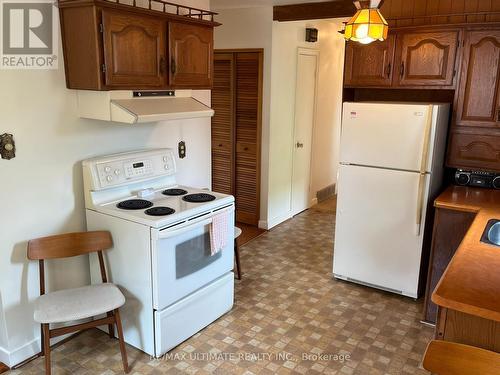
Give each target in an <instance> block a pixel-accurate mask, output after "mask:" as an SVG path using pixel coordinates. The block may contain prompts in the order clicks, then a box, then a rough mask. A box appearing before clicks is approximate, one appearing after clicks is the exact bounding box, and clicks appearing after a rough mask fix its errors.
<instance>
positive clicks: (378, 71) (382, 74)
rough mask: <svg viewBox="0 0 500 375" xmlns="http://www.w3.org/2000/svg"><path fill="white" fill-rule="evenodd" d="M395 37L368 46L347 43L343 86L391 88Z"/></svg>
mask: <svg viewBox="0 0 500 375" xmlns="http://www.w3.org/2000/svg"><path fill="white" fill-rule="evenodd" d="M394 46H395V36H394V35H389V37H388V38H387V39H386V40H385V41H383V42H380V41H376V42H373V43H371V44H368V45H364V44H360V43H357V42H348V43H347V44H346V50H345V54H346V57H345V70H344V85H346V86H352V87H355V86H359V87H366V86H385V87H388V86H391V84H392V72H393V66H394V62H393V61H394Z"/></svg>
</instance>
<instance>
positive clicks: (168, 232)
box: [158, 207, 234, 240]
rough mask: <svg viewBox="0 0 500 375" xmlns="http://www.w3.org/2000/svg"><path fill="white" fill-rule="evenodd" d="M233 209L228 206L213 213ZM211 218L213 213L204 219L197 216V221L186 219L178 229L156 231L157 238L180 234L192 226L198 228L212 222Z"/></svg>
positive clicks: (162, 238) (161, 238)
mask: <svg viewBox="0 0 500 375" xmlns="http://www.w3.org/2000/svg"><path fill="white" fill-rule="evenodd" d="M233 210H234V208H233V207H229V208H227V209H225V210H220V211H217V212H216V213H215V214H216V215H218V214H221V213H224V212H227V213H229V212H231V211H233ZM212 218H213V215H212V216H210V217H208V218H206V219H203V218H199V220H198V221H196V220H193V221H188V222H186V223H184V225H183V227H182V228H179V229H173V230H169V229H164V230H162V231H159V232H158V239H160V240H164V239H166V238H172V237H175V236H178V235H181V234H182V233H185V232H186V231H189V230H192V229H193V228H198V227H200V226H205V225H208V224H212Z"/></svg>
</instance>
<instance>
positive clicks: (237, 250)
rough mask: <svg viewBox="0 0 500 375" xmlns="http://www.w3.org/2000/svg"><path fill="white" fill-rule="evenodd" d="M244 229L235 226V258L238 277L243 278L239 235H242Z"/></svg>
mask: <svg viewBox="0 0 500 375" xmlns="http://www.w3.org/2000/svg"><path fill="white" fill-rule="evenodd" d="M241 233H242V230H241V229H240V228H238V227H234V259H235V260H236V278H237V279H238V280H241V266H240V249H239V247H238V241H236V240H237V239H238V237H239V236H240V235H241Z"/></svg>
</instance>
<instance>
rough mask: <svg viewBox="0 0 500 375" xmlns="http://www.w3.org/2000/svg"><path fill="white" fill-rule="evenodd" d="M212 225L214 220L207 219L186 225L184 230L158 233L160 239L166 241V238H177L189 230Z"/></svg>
mask: <svg viewBox="0 0 500 375" xmlns="http://www.w3.org/2000/svg"><path fill="white" fill-rule="evenodd" d="M208 224H212V218H209V219H205V220H203V221H198V222H194V223H189V222H188V223H186V225H185V226H184V227H182V228H179V229H175V230H168V229H167V230H163V231H161V232H159V233H158V239H160V240H164V239H166V238H171V237H175V236H179V235H181V234H182V233H185V232H187V231H189V230H192V229H193V228H198V227H204V226H205V225H208Z"/></svg>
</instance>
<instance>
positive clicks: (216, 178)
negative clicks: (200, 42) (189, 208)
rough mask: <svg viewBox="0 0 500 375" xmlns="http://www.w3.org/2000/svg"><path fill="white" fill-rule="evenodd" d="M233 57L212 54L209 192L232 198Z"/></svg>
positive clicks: (230, 55)
mask: <svg viewBox="0 0 500 375" xmlns="http://www.w3.org/2000/svg"><path fill="white" fill-rule="evenodd" d="M233 72H234V56H233V54H232V53H229V54H215V57H214V84H213V89H212V107H213V109H214V110H215V115H214V117H213V118H212V189H213V190H214V191H217V192H219V193H224V194H231V195H233V194H234V142H233V139H234V101H233V97H234V73H233Z"/></svg>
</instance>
